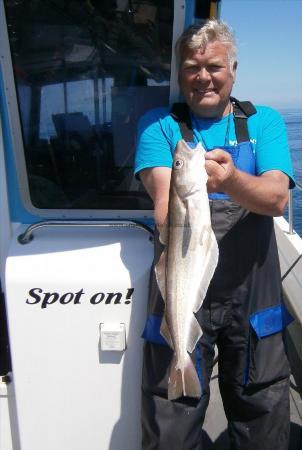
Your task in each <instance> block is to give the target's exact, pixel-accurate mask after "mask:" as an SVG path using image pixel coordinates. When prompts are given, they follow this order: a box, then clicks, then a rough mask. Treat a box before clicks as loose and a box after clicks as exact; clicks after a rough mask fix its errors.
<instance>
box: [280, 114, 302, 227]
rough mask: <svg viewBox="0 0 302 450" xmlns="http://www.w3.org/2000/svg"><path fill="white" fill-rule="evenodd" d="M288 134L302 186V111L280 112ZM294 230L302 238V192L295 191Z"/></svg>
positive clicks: (296, 170) (297, 174)
mask: <svg viewBox="0 0 302 450" xmlns="http://www.w3.org/2000/svg"><path fill="white" fill-rule="evenodd" d="M280 113H281V114H282V116H283V118H284V120H285V123H286V127H287V133H288V142H289V147H290V150H291V156H292V162H293V166H294V173H295V178H296V181H297V182H298V183H300V184H302V109H301V108H299V109H284V110H280ZM293 206H294V228H295V231H296V232H297V233H299V234H300V236H302V191H300V190H298V189H297V188H295V189H294V197H293Z"/></svg>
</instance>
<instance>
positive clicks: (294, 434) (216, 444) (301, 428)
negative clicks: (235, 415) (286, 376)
mask: <svg viewBox="0 0 302 450" xmlns="http://www.w3.org/2000/svg"><path fill="white" fill-rule="evenodd" d="M287 347H288V357H289V360H290V365H291V372H292V373H291V379H290V409H291V411H290V418H291V436H290V446H289V450H301V448H302V361H301V359H300V358H299V357H298V355H297V353H296V350H295V347H294V346H293V344H292V342H291V339H290V337H289V336H288V337H287ZM202 448H203V449H205V450H228V449H229V448H230V447H229V439H228V433H227V420H226V417H225V414H224V410H223V406H222V401H221V397H220V393H219V388H218V374H217V364H216V365H215V367H214V370H213V376H212V380H211V400H210V405H209V408H208V410H207V414H206V418H205V423H204V426H203V447H202Z"/></svg>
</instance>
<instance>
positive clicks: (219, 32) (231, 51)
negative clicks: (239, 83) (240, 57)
mask: <svg viewBox="0 0 302 450" xmlns="http://www.w3.org/2000/svg"><path fill="white" fill-rule="evenodd" d="M214 41H219V42H221V43H222V44H224V45H225V46H226V47H227V51H228V60H229V65H230V70H231V71H233V68H234V63H235V62H236V60H237V48H236V41H235V37H234V34H233V32H232V30H231V29H230V27H229V26H228V25H227V24H226V23H224V22H222V21H220V20H217V19H210V20H208V21H207V22H205V23H204V24H203V25H192V26H190V27H189V28H187V29H186V30H185V31H184V32H183V33H182V35H181V36H180V38H179V39H178V41H177V42H176V47H175V50H176V59H177V62H178V64H180V62H181V61H182V58H183V55H184V53H185V52H186V51H188V50H198V49H202V50H204V49H205V48H206V46H207V44H208V43H209V42H214Z"/></svg>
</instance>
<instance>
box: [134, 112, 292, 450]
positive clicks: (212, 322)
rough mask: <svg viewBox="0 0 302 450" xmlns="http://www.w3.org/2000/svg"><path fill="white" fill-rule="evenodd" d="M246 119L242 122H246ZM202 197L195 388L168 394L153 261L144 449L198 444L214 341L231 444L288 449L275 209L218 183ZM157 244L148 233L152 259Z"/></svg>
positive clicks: (246, 147)
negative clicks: (212, 252)
mask: <svg viewBox="0 0 302 450" xmlns="http://www.w3.org/2000/svg"><path fill="white" fill-rule="evenodd" d="M246 119H247V117H246V116H245V122H241V124H240V125H239V129H240V128H241V129H242V128H245V130H246V128H247V127H246ZM183 122H184V121H182V122H181V123H180V128H181V129H182V123H183ZM244 124H245V125H244ZM186 126H187V125H186ZM235 126H236V121H235ZM182 134H183V135H184V134H185V132H183V130H182ZM236 134H237V141H238V145H237V146H236V147H235V148H233V149H232V150H231V153H232V158H233V161H234V164H235V165H236V166H237V167H238V168H240V169H241V170H245V171H247V172H249V173H254V170H255V169H254V166H255V161H254V155H253V151H252V147H251V144H250V142H249V140H246V139H247V138H246V131H244V132H243V133H242V132H238V126H236ZM238 134H240V136H238ZM191 135H192V134H191ZM242 136H243V137H242ZM184 137H185V136H184ZM186 139H188V137H187V138H186ZM191 140H192V139H191ZM225 150H226V151H230V148H225ZM209 197H210V209H211V219H212V228H213V230H214V233H215V235H216V239H217V242H218V246H219V262H218V266H217V268H216V271H215V273H214V276H213V278H212V280H211V283H210V286H209V289H208V292H207V295H206V298H205V299H204V302H203V305H202V307H201V309H200V310H199V311H198V313H197V314H196V317H197V320H198V321H199V323H200V325H201V327H202V330H203V336H202V338H201V339H200V341H199V343H198V344H197V346H196V349H195V351H194V353H193V354H192V355H191V356H192V360H193V361H194V363H195V366H196V369H197V372H198V375H199V378H200V382H201V386H202V396H201V398H200V399H193V398H189V397H182V398H180V399H177V400H174V401H169V400H168V399H167V383H168V368H169V365H170V362H171V358H172V355H173V350H171V349H170V348H169V347H168V346H167V344H166V342H165V341H164V339H163V338H162V337H161V335H160V333H159V329H160V323H161V317H162V315H163V312H164V302H163V299H162V297H161V295H160V293H159V290H158V287H157V282H156V279H155V275H154V271H153V270H152V272H151V279H150V292H149V305H148V319H147V323H146V327H145V331H144V337H145V345H144V364H143V382H142V427H143V443H142V449H143V450H169V449H171V450H202V424H203V420H204V416H205V412H206V408H207V405H208V403H209V396H210V391H209V382H210V378H211V373H212V367H213V360H214V347H215V345H217V348H218V373H219V387H220V392H221V396H222V400H223V406H224V410H225V414H226V417H227V419H228V432H229V437H230V448H231V449H232V450H239V449H240V450H263V449H265V450H286V449H287V448H288V442H289V366H288V361H287V357H286V355H285V351H284V344H283V333H282V330H283V329H284V327H285V326H286V325H287V324H288V323H289V322H290V321H291V318H290V317H289V315H288V313H287V311H286V310H285V308H284V306H283V305H282V292H281V277H280V268H279V259H278V251H277V245H276V239H275V234H274V225H273V218H272V217H268V216H263V215H259V214H255V213H251V212H249V211H247V210H244V209H243V208H242V207H241V206H239V205H238V204H236V203H234V202H232V201H231V200H230V199H229V198H228V197H227V196H225V195H224V194H222V193H218V194H213V195H209ZM162 250H163V247H162V245H161V244H160V242H159V240H158V234H157V233H155V256H154V264H156V263H157V261H158V259H159V256H160V254H161V252H162ZM213 420H215V418H213Z"/></svg>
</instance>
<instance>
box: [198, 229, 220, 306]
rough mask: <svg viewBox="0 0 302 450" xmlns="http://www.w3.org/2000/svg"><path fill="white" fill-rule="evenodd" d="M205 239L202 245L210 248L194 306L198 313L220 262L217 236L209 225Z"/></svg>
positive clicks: (207, 250)
mask: <svg viewBox="0 0 302 450" xmlns="http://www.w3.org/2000/svg"><path fill="white" fill-rule="evenodd" d="M202 234H203V235H204V236H203V240H202V245H205V246H207V247H208V248H207V249H206V250H205V253H206V254H207V258H206V260H205V261H204V266H203V269H204V271H203V274H201V276H200V288H199V293H198V295H197V296H196V302H195V305H194V307H193V311H194V312H195V313H196V312H197V311H199V309H200V308H201V305H202V302H203V300H204V298H205V296H206V293H207V290H208V287H209V284H210V282H211V279H212V278H213V275H214V272H215V269H216V266H217V264H218V256H219V250H218V245H217V241H216V237H215V235H214V232H213V230H212V228H211V227H208V230H207V231H206V232H205V233H202Z"/></svg>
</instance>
